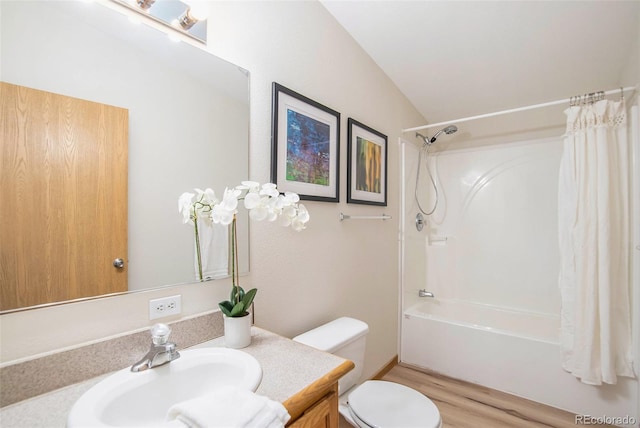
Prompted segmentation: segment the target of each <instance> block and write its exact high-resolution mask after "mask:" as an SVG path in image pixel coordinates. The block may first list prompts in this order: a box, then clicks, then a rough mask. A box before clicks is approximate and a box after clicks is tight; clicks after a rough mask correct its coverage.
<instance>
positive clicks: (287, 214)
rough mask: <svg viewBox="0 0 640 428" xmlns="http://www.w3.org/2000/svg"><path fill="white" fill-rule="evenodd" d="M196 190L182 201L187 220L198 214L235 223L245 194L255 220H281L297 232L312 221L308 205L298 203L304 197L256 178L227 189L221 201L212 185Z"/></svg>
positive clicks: (184, 216)
mask: <svg viewBox="0 0 640 428" xmlns="http://www.w3.org/2000/svg"><path fill="white" fill-rule="evenodd" d="M195 191H196V194H193V193H188V192H187V193H184V194H182V195H181V196H180V199H179V200H178V210H179V211H180V212H181V213H182V215H183V220H184V222H185V223H187V222H188V221H189V220H192V219H193V218H194V217H196V216H197V217H202V218H203V219H204V220H205V221H208V222H210V221H213V222H214V223H219V224H223V225H228V224H231V222H232V221H233V218H234V215H235V214H237V212H238V210H237V207H238V199H241V195H242V194H243V193H244V197H243V198H242V199H244V206H245V208H246V209H247V210H248V211H249V216H250V217H251V219H252V220H255V221H263V220H268V221H275V220H277V219H280V220H281V221H280V223H281V224H282V225H283V226H292V227H293V228H294V229H295V230H297V231H300V230H302V229H304V228H305V227H306V226H305V224H306V223H307V222H308V221H309V213H308V211H307V210H306V208H305V207H304V205H302V204H298V202H299V201H300V196H298V194H297V193H293V192H285V193H284V195H281V194H280V191H278V188H277V186H276V185H275V184H273V183H265V184H262V185H260V183H258V182H255V181H243V182H242V183H241V184H240V185H238V186H236V187H235V188H232V189H229V188H227V189H225V191H224V195H223V197H222V200H219V199H218V198H217V197H216V195H215V192H214V191H213V190H212V189H210V188H206V189H205V190H201V189H195ZM194 197H195V201H194Z"/></svg>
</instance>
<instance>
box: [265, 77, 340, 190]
mask: <svg viewBox="0 0 640 428" xmlns="http://www.w3.org/2000/svg"><path fill="white" fill-rule="evenodd" d="M272 90H273V94H272V109H271V112H272V117H271V181H272V182H273V183H275V184H276V185H277V186H278V189H279V190H280V191H281V192H287V191H290V192H295V193H297V194H298V195H300V199H304V200H310V201H323V202H339V200H340V113H338V112H337V111H335V110H333V109H331V108H329V107H327V106H325V105H322V104H320V103H319V102H317V101H314V100H312V99H310V98H307V97H305V96H304V95H301V94H299V93H297V92H295V91H292V90H291V89H288V88H286V87H284V86H282V85H280V84H278V83H276V82H273V86H272Z"/></svg>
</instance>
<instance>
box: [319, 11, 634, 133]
mask: <svg viewBox="0 0 640 428" xmlns="http://www.w3.org/2000/svg"><path fill="white" fill-rule="evenodd" d="M321 1H322V4H323V5H324V6H325V7H326V9H327V10H328V11H329V12H330V13H331V14H332V15H333V16H334V17H335V18H336V19H337V20H338V22H339V23H340V24H341V25H342V26H343V27H344V28H345V29H346V30H347V31H348V32H349V33H350V34H351V35H352V37H353V38H354V39H355V40H356V42H357V43H359V44H360V45H361V46H362V48H363V49H364V50H365V51H367V52H368V53H369V55H370V56H371V57H372V58H373V60H374V61H375V62H376V63H377V64H378V65H379V66H380V67H381V68H382V69H383V70H384V71H385V73H386V74H387V75H388V76H389V77H390V78H391V80H393V82H394V83H395V84H396V85H397V87H398V88H399V89H400V90H401V91H402V92H403V93H404V94H405V95H406V97H407V98H408V99H409V100H410V101H411V103H412V104H413V105H414V106H415V107H416V108H417V109H418V111H420V113H422V115H423V116H424V117H425V119H426V120H427V121H428V122H429V123H434V122H440V121H446V120H452V119H456V118H460V117H466V116H473V115H479V114H484V113H489V112H493V111H499V110H504V109H511V108H516V107H520V106H524V105H530V104H537V103H544V102H548V101H554V100H558V99H563V98H568V97H570V96H573V95H577V94H583V93H587V92H595V91H599V90H609V89H612V88H617V87H619V86H621V85H626V86H633V85H636V84H638V83H639V81H640V75H636V76H635V81H631V82H629V81H626V82H625V81H623V80H625V79H623V72H624V71H625V70H628V69H629V65H630V64H631V61H636V62H638V61H640V60H639V59H638V51H639V49H638V43H639V42H638V37H639V34H640V33H639V31H638V25H639V21H640V1H392V0H386V1H334V0H321ZM632 69H633V67H632ZM635 71H636V72H637V73H638V74H640V71H638V70H637V66H636V68H635ZM626 80H629V78H628V77H627V78H626ZM560 115H561V110H560ZM419 125H423V124H420V123H417V124H411V125H410V126H419Z"/></svg>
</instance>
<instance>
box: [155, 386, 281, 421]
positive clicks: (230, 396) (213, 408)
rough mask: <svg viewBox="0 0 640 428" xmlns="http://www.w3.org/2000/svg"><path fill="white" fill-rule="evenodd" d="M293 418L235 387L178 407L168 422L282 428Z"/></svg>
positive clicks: (273, 404)
mask: <svg viewBox="0 0 640 428" xmlns="http://www.w3.org/2000/svg"><path fill="white" fill-rule="evenodd" d="M290 417H291V416H289V413H288V412H287V409H285V407H284V406H283V405H282V404H281V403H279V402H277V401H273V400H270V399H269V398H267V397H264V396H261V395H256V394H254V393H253V392H251V391H247V390H245V389H240V388H235V387H225V388H220V389H219V390H217V391H215V392H212V393H210V394H207V395H202V396H200V397H196V398H193V399H191V400H187V401H183V402H181V403H177V404H174V405H173V406H171V408H170V409H169V412H168V413H167V420H169V421H171V420H178V421H180V422H182V423H183V424H185V425H186V426H188V427H189V428H214V427H226V428H231V427H233V428H282V427H284V424H285V423H287V421H288V420H289V419H290Z"/></svg>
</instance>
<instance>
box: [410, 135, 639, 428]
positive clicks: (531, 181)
mask: <svg viewBox="0 0 640 428" xmlns="http://www.w3.org/2000/svg"><path fill="white" fill-rule="evenodd" d="M443 144H445V143H443ZM561 151H562V143H561V138H560V137H558V138H551V139H538V140H531V141H522V142H513V143H507V144H496V145H492V146H484V147H480V148H471V149H470V148H467V149H452V150H446V151H440V152H437V153H434V154H432V155H430V156H429V165H430V167H431V172H432V174H433V175H434V178H435V179H436V182H437V184H438V191H439V202H438V208H437V210H436V211H435V213H434V215H432V216H429V217H426V218H427V224H426V227H425V228H424V229H423V231H422V232H418V231H417V230H416V228H415V227H414V223H415V216H416V214H417V213H418V207H417V204H416V202H415V200H414V189H415V177H416V169H417V167H418V148H417V147H416V146H415V145H414V144H412V143H408V142H402V143H401V155H402V159H401V162H402V171H403V177H402V183H403V186H404V187H403V192H402V193H403V197H404V201H403V224H402V226H401V227H402V234H401V235H402V241H403V242H402V249H401V252H402V253H401V263H402V266H401V270H402V274H401V275H402V304H403V311H402V319H401V325H402V327H401V347H400V359H401V361H402V362H404V363H407V364H411V365H414V366H418V367H423V368H427V369H430V370H433V371H436V372H440V373H443V374H445V375H448V376H452V377H455V378H458V379H464V380H467V381H470V382H474V383H478V384H481V385H485V386H488V387H490V388H495V389H498V390H502V391H505V392H509V393H512V394H515V395H519V396H522V397H525V398H529V399H532V400H535V401H538V402H542V403H545V404H549V405H551V406H555V407H559V408H562V409H566V410H569V411H572V412H574V413H577V414H589V415H594V416H595V415H607V416H625V415H629V416H631V417H634V418H636V424H637V423H638V415H637V414H635V413H637V410H636V409H637V404H636V402H637V400H638V391H637V385H638V384H637V381H635V380H632V379H627V378H620V379H619V381H618V384H617V385H606V386H602V387H594V386H589V385H584V384H582V383H580V382H579V381H577V380H576V379H575V378H574V377H573V376H572V375H571V374H568V373H566V372H564V371H563V370H562V367H561V358H560V346H559V328H560V321H559V313H560V295H559V291H558V282H557V281H558V269H559V265H558V260H559V255H558V231H557V224H558V223H557V207H558V203H557V188H558V167H559V164H560V156H561ZM420 177H421V181H420V183H419V187H418V190H419V196H420V198H421V199H420V202H421V205H422V207H423V208H424V209H425V210H430V209H431V207H432V206H433V202H434V200H433V199H429V198H433V195H434V192H433V188H432V187H431V184H430V183H429V180H428V178H427V177H428V176H427V174H426V171H425V170H424V169H423V170H422V171H421V174H420ZM419 289H426V290H427V291H431V292H433V293H434V295H435V298H419V297H418V290H419ZM636 426H637V425H636Z"/></svg>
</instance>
